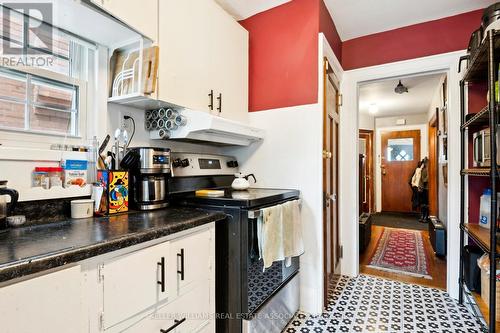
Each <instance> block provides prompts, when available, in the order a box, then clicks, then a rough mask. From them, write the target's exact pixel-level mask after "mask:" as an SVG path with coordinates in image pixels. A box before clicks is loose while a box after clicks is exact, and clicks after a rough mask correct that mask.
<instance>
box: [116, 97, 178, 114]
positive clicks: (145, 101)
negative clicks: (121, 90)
mask: <svg viewBox="0 0 500 333" xmlns="http://www.w3.org/2000/svg"><path fill="white" fill-rule="evenodd" d="M108 103H113V104H118V105H124V106H130V107H134V108H136V109H140V110H155V109H159V108H174V109H176V110H180V109H183V108H182V107H180V106H178V105H175V104H172V103H168V102H164V101H160V100H157V99H154V98H153V97H151V96H148V95H144V94H139V93H134V94H129V95H125V96H116V97H110V98H108Z"/></svg>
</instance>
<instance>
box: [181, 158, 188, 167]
mask: <svg viewBox="0 0 500 333" xmlns="http://www.w3.org/2000/svg"><path fill="white" fill-rule="evenodd" d="M181 165H182V167H183V168H186V167H188V166H189V160H188V159H187V158H185V159H183V160H182V161H181Z"/></svg>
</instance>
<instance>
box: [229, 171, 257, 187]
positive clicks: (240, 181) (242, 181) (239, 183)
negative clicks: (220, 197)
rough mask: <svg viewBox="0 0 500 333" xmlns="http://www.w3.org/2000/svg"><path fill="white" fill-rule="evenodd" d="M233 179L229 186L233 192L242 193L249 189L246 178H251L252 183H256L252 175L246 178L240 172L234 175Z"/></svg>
mask: <svg viewBox="0 0 500 333" xmlns="http://www.w3.org/2000/svg"><path fill="white" fill-rule="evenodd" d="M234 177H235V178H234V180H233V183H232V184H231V187H232V188H233V190H237V191H243V190H246V189H248V188H249V187H250V181H249V180H248V178H250V177H252V178H253V181H254V183H256V182H257V179H255V176H254V174H253V173H251V174H249V175H246V176H243V174H242V173H241V172H238V173H235V174H234Z"/></svg>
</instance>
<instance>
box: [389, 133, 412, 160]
mask: <svg viewBox="0 0 500 333" xmlns="http://www.w3.org/2000/svg"><path fill="white" fill-rule="evenodd" d="M387 161H389V162H392V161H413V138H404V139H389V140H387Z"/></svg>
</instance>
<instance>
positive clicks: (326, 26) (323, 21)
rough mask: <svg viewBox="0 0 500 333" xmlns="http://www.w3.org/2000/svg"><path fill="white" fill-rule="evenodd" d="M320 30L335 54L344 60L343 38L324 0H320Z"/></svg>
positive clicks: (340, 59)
mask: <svg viewBox="0 0 500 333" xmlns="http://www.w3.org/2000/svg"><path fill="white" fill-rule="evenodd" d="M319 31H320V32H322V33H323V34H324V35H325V37H326V39H327V40H328V43H329V44H330V46H331V47H332V49H333V52H334V53H335V56H336V57H337V59H338V60H339V61H340V62H342V40H341V39H340V36H339V33H338V32H337V28H336V27H335V23H334V22H333V19H332V17H331V15H330V12H329V11H328V8H326V5H325V3H324V1H323V0H319Z"/></svg>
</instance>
